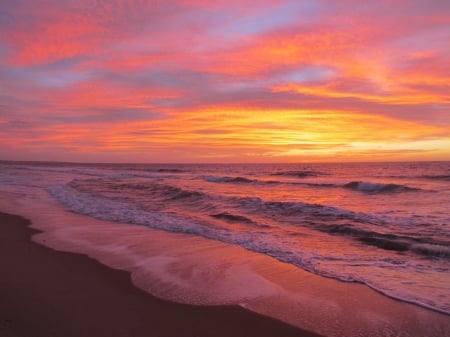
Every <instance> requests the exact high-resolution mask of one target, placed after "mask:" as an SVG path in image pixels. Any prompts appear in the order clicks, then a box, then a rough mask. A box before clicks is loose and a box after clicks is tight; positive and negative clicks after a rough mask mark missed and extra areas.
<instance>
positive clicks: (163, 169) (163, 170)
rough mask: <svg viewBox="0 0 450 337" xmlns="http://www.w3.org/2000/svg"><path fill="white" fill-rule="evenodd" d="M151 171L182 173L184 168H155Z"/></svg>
mask: <svg viewBox="0 0 450 337" xmlns="http://www.w3.org/2000/svg"><path fill="white" fill-rule="evenodd" d="M150 171H152V172H160V173H183V172H185V171H184V170H180V169H175V168H159V169H156V170H150Z"/></svg>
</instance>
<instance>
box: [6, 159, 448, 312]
mask: <svg viewBox="0 0 450 337" xmlns="http://www.w3.org/2000/svg"><path fill="white" fill-rule="evenodd" d="M32 188H37V189H41V190H45V191H46V192H47V193H48V194H49V195H50V196H51V197H52V198H53V199H54V200H56V201H57V202H58V203H60V204H62V205H63V206H64V207H65V208H66V209H67V210H69V211H71V212H74V213H78V214H83V215H87V216H89V217H93V218H97V219H102V220H108V221H114V222H118V223H121V224H123V225H124V226H129V225H142V226H148V227H151V228H154V229H159V230H164V231H168V232H178V233H189V234H193V235H196V236H199V237H204V238H208V239H212V240H217V241H221V242H225V243H228V244H232V245H238V246H241V247H243V248H245V249H248V250H251V251H254V252H257V253H261V254H266V255H269V256H271V257H274V258H276V259H277V260H279V261H282V262H285V263H289V264H292V265H294V266H296V267H298V268H301V269H304V270H307V271H310V272H312V273H315V274H318V275H322V276H325V277H330V278H335V279H338V280H342V281H348V282H358V283H363V284H366V285H367V286H369V287H371V288H373V289H375V290H377V291H378V292H380V293H383V294H385V295H387V296H389V297H393V298H396V299H399V300H402V301H406V302H410V303H415V304H418V305H420V306H423V307H427V308H431V309H434V310H437V311H440V312H443V313H447V314H450V162H422V163H365V164H362V163H357V164H349V163H347V164H249V165H238V164H233V165H225V164H220V165H219V164H215V165H212V164H211V165H210V164H202V165H194V164H189V165H181V164H180V165H162V164H161V165H156V164H152V165H144V164H65V163H27V162H24V163H17V162H16V163H8V162H0V189H1V190H2V191H7V192H16V193H23V194H26V193H28V192H27V191H28V190H30V189H32Z"/></svg>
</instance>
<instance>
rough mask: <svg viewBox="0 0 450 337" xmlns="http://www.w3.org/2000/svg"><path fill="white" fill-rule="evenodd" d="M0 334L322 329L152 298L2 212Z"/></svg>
mask: <svg viewBox="0 0 450 337" xmlns="http://www.w3.org/2000/svg"><path fill="white" fill-rule="evenodd" d="M0 224H1V227H0V259H1V260H0V261H1V262H0V265H1V268H2V277H1V278H0V336H2V337H29V336H33V337H41V336H42V337H52V336H65V337H71V336H74V337H80V336H96V337H115V336H117V337H128V336H130V337H140V336H167V337H169V336H192V337H194V336H196V337H200V336H305V337H307V336H308V337H313V336H319V335H318V334H314V333H312V332H307V331H304V330H301V329H299V328H295V327H292V326H290V325H288V324H285V323H282V322H280V321H278V320H275V319H272V318H268V317H264V316H261V315H258V314H256V313H253V312H250V311H247V310H245V309H243V308H241V307H238V306H190V305H183V304H178V303H173V302H169V301H164V300H160V299H158V298H155V297H153V296H151V295H149V294H147V293H145V292H143V291H141V290H139V289H137V288H135V287H134V286H133V285H132V283H131V280H130V275H129V273H127V272H124V271H118V270H113V269H110V268H108V267H105V266H104V265H102V264H100V263H98V262H96V261H94V260H92V259H90V258H88V257H86V256H83V255H79V254H73V253H64V252H58V251H55V250H52V249H50V248H47V247H44V246H41V245H38V244H36V243H34V242H32V241H31V240H30V237H31V235H33V234H35V233H37V231H36V230H33V229H31V228H29V227H28V225H29V221H28V220H26V219H24V218H22V217H19V216H15V215H9V214H4V213H0Z"/></svg>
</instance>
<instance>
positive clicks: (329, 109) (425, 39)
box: [0, 0, 450, 163]
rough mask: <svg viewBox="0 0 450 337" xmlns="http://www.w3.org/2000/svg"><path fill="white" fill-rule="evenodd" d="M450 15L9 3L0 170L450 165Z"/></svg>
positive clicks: (318, 1)
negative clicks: (3, 166) (24, 166)
mask: <svg viewBox="0 0 450 337" xmlns="http://www.w3.org/2000/svg"><path fill="white" fill-rule="evenodd" d="M449 41H450V1H448V0H443V1H441V0H408V1H406V0H399V1H395V0H391V1H384V0H379V1H360V0H341V1H331V0H315V1H310V0H296V1H294V0H292V1H287V0H258V1H256V0H252V1H250V0H239V1H235V0H227V1H223V0H215V1H206V0H189V1H188V0H173V1H172V0H167V1H163V0H154V1H144V0H134V1H133V0H130V1H125V0H117V1H104V0H96V1H94V0H92V1H91V0H85V1H81V0H65V1H63V0H14V1H1V2H0V142H1V146H0V159H3V160H50V161H76V162H147V163H152V162H157V163H163V162H167V163H174V162H217V163H222V162H224V163H228V162H230V163H231V162H237V163H242V162H258V163H260V162H336V161H403V160H405V161H415V160H450V43H449Z"/></svg>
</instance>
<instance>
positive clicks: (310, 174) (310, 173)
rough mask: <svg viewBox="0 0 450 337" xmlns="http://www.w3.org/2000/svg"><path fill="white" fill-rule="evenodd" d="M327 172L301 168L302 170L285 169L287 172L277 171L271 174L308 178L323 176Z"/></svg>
mask: <svg viewBox="0 0 450 337" xmlns="http://www.w3.org/2000/svg"><path fill="white" fill-rule="evenodd" d="M324 174H325V173H323V172H318V171H312V170H300V171H285V172H275V173H272V174H271V175H273V176H286V177H297V178H308V177H317V176H322V175H324Z"/></svg>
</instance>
